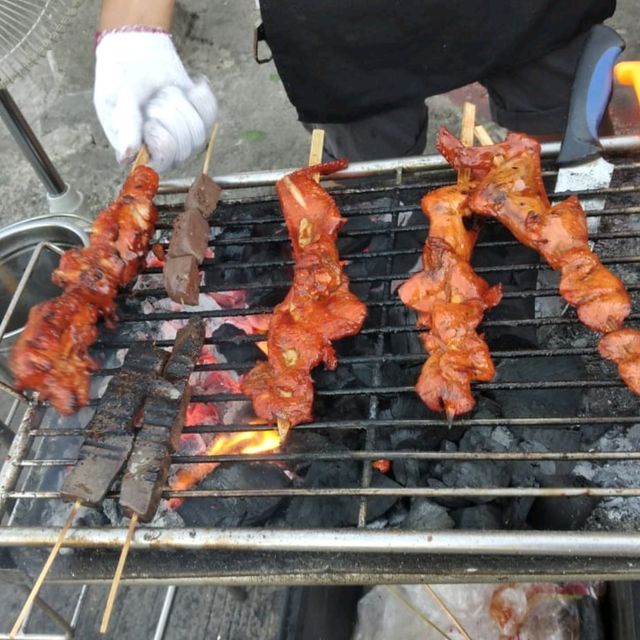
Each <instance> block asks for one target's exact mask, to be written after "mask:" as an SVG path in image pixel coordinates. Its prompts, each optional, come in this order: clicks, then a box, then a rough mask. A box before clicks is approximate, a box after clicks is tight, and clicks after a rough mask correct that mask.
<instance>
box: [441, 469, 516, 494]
mask: <svg viewBox="0 0 640 640" xmlns="http://www.w3.org/2000/svg"><path fill="white" fill-rule="evenodd" d="M443 467H444V469H445V471H444V473H443V474H442V481H443V482H444V483H445V485H447V486H448V487H470V488H478V489H482V488H488V487H506V486H508V484H509V480H510V474H509V469H508V465H507V464H505V463H499V462H495V461H490V460H480V461H478V462H454V463H450V462H445V463H444V465H443ZM467 500H469V501H470V502H479V503H481V502H490V501H491V500H493V498H492V497H490V496H487V497H473V498H467Z"/></svg>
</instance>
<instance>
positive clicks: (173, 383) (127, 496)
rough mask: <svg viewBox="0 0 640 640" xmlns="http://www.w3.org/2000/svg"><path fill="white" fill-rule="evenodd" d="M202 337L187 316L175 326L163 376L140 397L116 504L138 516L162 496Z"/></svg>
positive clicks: (148, 515) (147, 516) (148, 514)
mask: <svg viewBox="0 0 640 640" xmlns="http://www.w3.org/2000/svg"><path fill="white" fill-rule="evenodd" d="M203 343H204V323H203V322H202V320H201V319H199V318H194V319H191V320H189V322H188V323H187V325H186V326H185V327H184V328H182V329H180V331H178V335H177V336H176V340H175V343H174V347H173V351H172V352H171V355H170V356H169V359H168V361H167V365H166V367H165V369H164V372H163V375H164V378H165V379H163V380H157V381H156V382H154V384H153V385H152V387H151V389H150V392H149V395H148V396H147V399H146V401H145V405H144V413H143V417H142V426H141V427H140V431H139V432H138V435H137V438H136V441H135V444H134V446H133V451H132V452H131V456H130V458H129V463H128V465H127V471H126V473H125V475H124V478H123V480H122V487H121V490H120V505H121V506H122V507H123V509H124V510H125V512H126V513H128V514H129V515H131V514H133V513H137V514H138V517H139V518H140V520H142V521H143V522H145V521H148V520H151V519H152V518H153V516H154V514H155V512H156V509H157V508H158V504H159V502H160V498H161V496H162V488H163V487H164V485H165V483H166V480H167V475H168V473H169V466H170V464H171V451H172V450H173V449H175V447H176V446H177V444H178V442H179V438H180V434H181V433H182V428H183V426H184V420H185V415H186V412H187V405H188V404H189V397H190V391H189V376H190V375H191V372H192V371H193V368H194V366H195V363H196V361H197V360H198V358H199V357H200V353H201V351H202V345H203Z"/></svg>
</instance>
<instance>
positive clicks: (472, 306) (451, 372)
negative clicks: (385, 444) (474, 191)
mask: <svg viewBox="0 0 640 640" xmlns="http://www.w3.org/2000/svg"><path fill="white" fill-rule="evenodd" d="M421 204H422V210H423V212H424V213H425V215H426V216H427V217H428V218H429V237H428V238H427V240H426V242H425V245H424V249H423V251H422V264H423V267H424V268H423V271H420V272H419V273H416V274H415V275H414V276H412V277H411V278H409V280H407V281H406V282H405V283H404V284H403V285H402V286H401V287H400V289H399V290H398V293H399V295H400V299H401V300H402V302H404V304H406V305H407V306H408V307H410V308H411V309H414V310H415V311H417V312H418V326H419V327H424V328H426V329H428V332H427V333H425V334H423V336H422V342H423V344H424V347H425V349H426V350H427V351H428V352H429V354H430V355H429V358H428V360H427V362H426V363H425V365H424V367H423V368H422V372H421V373H420V377H419V378H418V382H417V384H416V391H417V392H418V395H419V396H420V398H421V399H422V401H423V402H424V403H425V404H426V405H427V406H428V407H429V408H430V409H432V410H433V411H442V410H444V411H445V412H446V414H447V417H448V418H452V417H453V416H456V415H460V414H462V413H467V412H468V411H471V409H473V407H474V406H475V400H474V399H473V394H472V393H471V383H472V382H474V381H488V380H491V379H492V378H493V376H494V375H495V368H494V366H493V362H492V360H491V356H490V355H489V349H488V347H487V345H486V343H485V342H484V340H483V339H482V337H481V336H480V335H478V333H477V331H476V329H477V327H478V324H479V323H480V321H481V320H482V316H483V313H484V311H485V310H486V309H489V308H491V307H493V306H495V305H497V304H498V303H499V302H500V299H501V298H502V291H501V288H500V287H499V286H495V287H489V285H488V284H487V282H486V281H485V280H484V279H482V278H481V277H480V276H478V275H477V274H476V273H475V271H474V270H473V267H472V266H471V265H470V264H469V259H470V258H471V253H472V251H473V246H474V244H475V241H476V238H477V231H475V230H469V229H467V228H466V226H465V223H464V221H465V218H468V217H469V216H470V214H471V212H470V210H469V208H468V206H467V194H466V193H465V192H464V191H462V190H461V189H460V188H459V187H457V186H452V187H443V188H441V189H436V190H434V191H431V192H430V193H428V194H427V195H425V196H424V197H423V198H422V202H421Z"/></svg>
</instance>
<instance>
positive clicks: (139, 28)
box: [94, 24, 171, 47]
mask: <svg viewBox="0 0 640 640" xmlns="http://www.w3.org/2000/svg"><path fill="white" fill-rule="evenodd" d="M109 33H164V34H166V35H168V36H169V37H171V33H170V32H169V31H167V30H166V29H162V28H161V27H150V26H147V25H144V24H126V25H123V26H121V27H116V28H115V29H106V30H105V31H96V33H95V40H94V47H97V46H98V45H99V44H100V40H102V38H104V36H106V35H107V34H109Z"/></svg>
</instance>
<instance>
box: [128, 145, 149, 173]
mask: <svg viewBox="0 0 640 640" xmlns="http://www.w3.org/2000/svg"><path fill="white" fill-rule="evenodd" d="M148 163H149V149H147V145H146V144H143V145H142V146H141V147H140V151H138V155H137V156H136V159H135V160H134V161H133V164H132V165H131V171H133V170H134V169H135V168H136V167H141V166H142V165H143V164H148ZM129 173H131V172H129Z"/></svg>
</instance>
